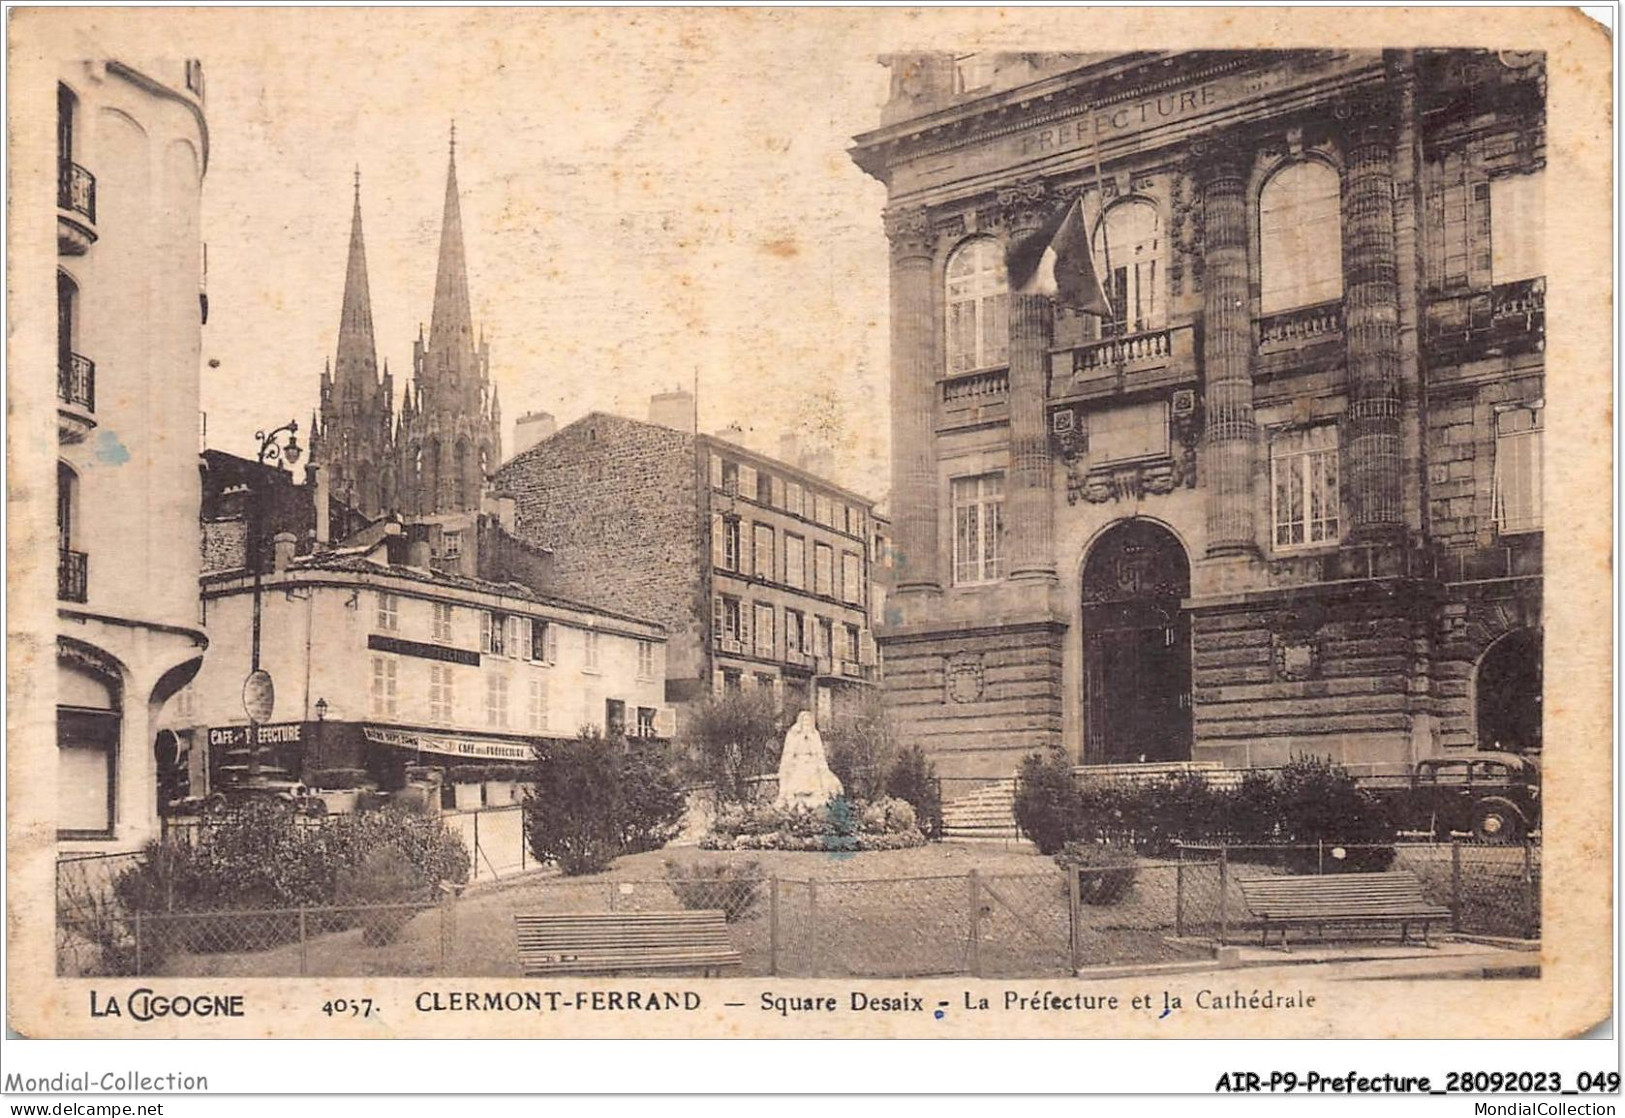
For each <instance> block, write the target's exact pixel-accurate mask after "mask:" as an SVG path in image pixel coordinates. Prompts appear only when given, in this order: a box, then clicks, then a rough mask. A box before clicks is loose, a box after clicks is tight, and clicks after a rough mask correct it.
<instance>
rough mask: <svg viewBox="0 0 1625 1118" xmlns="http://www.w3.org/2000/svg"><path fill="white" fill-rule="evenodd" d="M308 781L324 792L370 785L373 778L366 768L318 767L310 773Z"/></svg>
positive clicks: (345, 790) (313, 786) (343, 790)
mask: <svg viewBox="0 0 1625 1118" xmlns="http://www.w3.org/2000/svg"><path fill="white" fill-rule="evenodd" d="M308 783H309V784H310V786H311V787H312V788H320V789H321V790H322V791H324V792H347V791H349V790H351V789H353V788H366V787H370V786H371V785H372V783H373V780H372V777H371V776H369V775H368V773H367V770H366V769H317V770H316V771H315V772H313V773H311V774H310V780H309V782H308Z"/></svg>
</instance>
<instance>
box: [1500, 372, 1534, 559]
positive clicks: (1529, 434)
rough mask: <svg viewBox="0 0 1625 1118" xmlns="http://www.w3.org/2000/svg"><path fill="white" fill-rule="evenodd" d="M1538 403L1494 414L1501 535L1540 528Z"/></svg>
mask: <svg viewBox="0 0 1625 1118" xmlns="http://www.w3.org/2000/svg"><path fill="white" fill-rule="evenodd" d="M1544 410H1545V409H1544V408H1542V407H1541V406H1540V405H1539V404H1533V405H1524V406H1520V407H1515V408H1507V409H1505V410H1503V411H1501V412H1498V413H1497V414H1496V416H1495V487H1494V493H1495V528H1496V530H1497V531H1498V532H1500V533H1501V534H1502V535H1506V536H1510V535H1514V534H1516V533H1520V532H1538V531H1540V530H1541V527H1542V522H1541V500H1540V497H1541V490H1540V485H1541V482H1540V473H1541V470H1540V466H1541V462H1540V451H1541V430H1542V422H1541V421H1542V412H1543V411H1544Z"/></svg>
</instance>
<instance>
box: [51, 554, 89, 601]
mask: <svg viewBox="0 0 1625 1118" xmlns="http://www.w3.org/2000/svg"><path fill="white" fill-rule="evenodd" d="M89 573H90V557H89V556H88V555H86V554H85V553H84V552H83V551H71V550H69V549H68V548H65V547H62V548H58V549H57V553H56V596H57V599H58V600H59V601H64V602H82V601H84V600H85V596H86V592H87V590H88V588H89Z"/></svg>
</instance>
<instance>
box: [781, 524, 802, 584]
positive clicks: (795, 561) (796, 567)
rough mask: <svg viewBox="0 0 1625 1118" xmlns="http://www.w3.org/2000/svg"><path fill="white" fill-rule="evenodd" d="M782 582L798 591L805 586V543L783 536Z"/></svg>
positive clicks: (799, 539)
mask: <svg viewBox="0 0 1625 1118" xmlns="http://www.w3.org/2000/svg"><path fill="white" fill-rule="evenodd" d="M784 582H785V585H786V586H794V587H795V588H796V589H798V590H800V589H802V588H803V587H805V586H806V585H807V541H806V540H804V539H803V538H802V537H800V536H795V535H791V534H790V533H789V532H786V533H785V534H784Z"/></svg>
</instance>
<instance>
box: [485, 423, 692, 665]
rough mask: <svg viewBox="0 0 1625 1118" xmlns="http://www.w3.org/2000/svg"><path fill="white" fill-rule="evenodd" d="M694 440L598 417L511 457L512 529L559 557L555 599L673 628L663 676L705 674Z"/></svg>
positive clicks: (507, 479)
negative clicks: (515, 518)
mask: <svg viewBox="0 0 1625 1118" xmlns="http://www.w3.org/2000/svg"><path fill="white" fill-rule="evenodd" d="M697 478H698V466H697V465H696V459H695V450H694V439H693V436H690V435H685V434H683V433H681V432H678V431H673V430H670V429H668V428H664V427H655V426H651V425H650V424H646V423H638V422H635V421H632V420H626V419H621V418H619V417H616V416H610V415H603V414H600V413H594V414H592V415H589V416H587V417H586V418H584V419H581V420H578V421H577V422H575V423H572V424H570V425H569V426H568V427H565V428H564V429H563V430H561V431H559V432H558V433H557V434H555V435H553V436H552V437H551V438H548V439H544V440H543V441H542V442H540V443H538V444H537V445H536V446H534V447H532V448H531V449H530V450H528V451H526V452H525V453H523V454H521V455H519V456H518V457H516V458H514V459H513V460H511V461H510V462H508V464H507V465H505V466H503V467H502V469H501V470H500V471H498V473H497V476H496V484H497V486H498V487H499V488H500V489H502V490H503V491H505V492H508V493H512V494H513V496H514V498H515V500H516V503H517V510H518V524H517V527H516V532H515V534H516V535H517V536H518V537H519V538H520V539H522V540H524V541H526V542H528V543H531V544H535V545H537V546H540V547H545V548H549V549H551V550H552V552H553V571H552V575H553V593H556V594H558V595H560V596H561V597H565V598H570V599H573V600H577V601H581V602H585V603H589V604H592V605H597V606H600V607H602V608H604V609H609V610H614V611H616V612H618V613H624V614H630V615H631V616H633V617H638V618H642V619H645V620H649V621H654V622H657V623H658V624H660V625H663V626H664V627H665V628H666V632H667V637H668V641H669V643H668V645H667V665H666V671H667V679H668V681H679V682H680V681H682V680H685V679H693V678H696V677H697V676H699V675H700V673H701V671H702V665H703V656H702V652H703V649H702V643H701V642H702V640H703V636H704V630H703V628H702V624H703V619H704V616H705V614H704V612H703V607H704V606H705V601H704V597H703V593H702V585H701V569H702V566H703V561H704V550H703V544H704V537H703V534H702V525H701V520H700V516H699V510H698V505H697V501H698V494H697V489H696V486H697Z"/></svg>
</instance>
